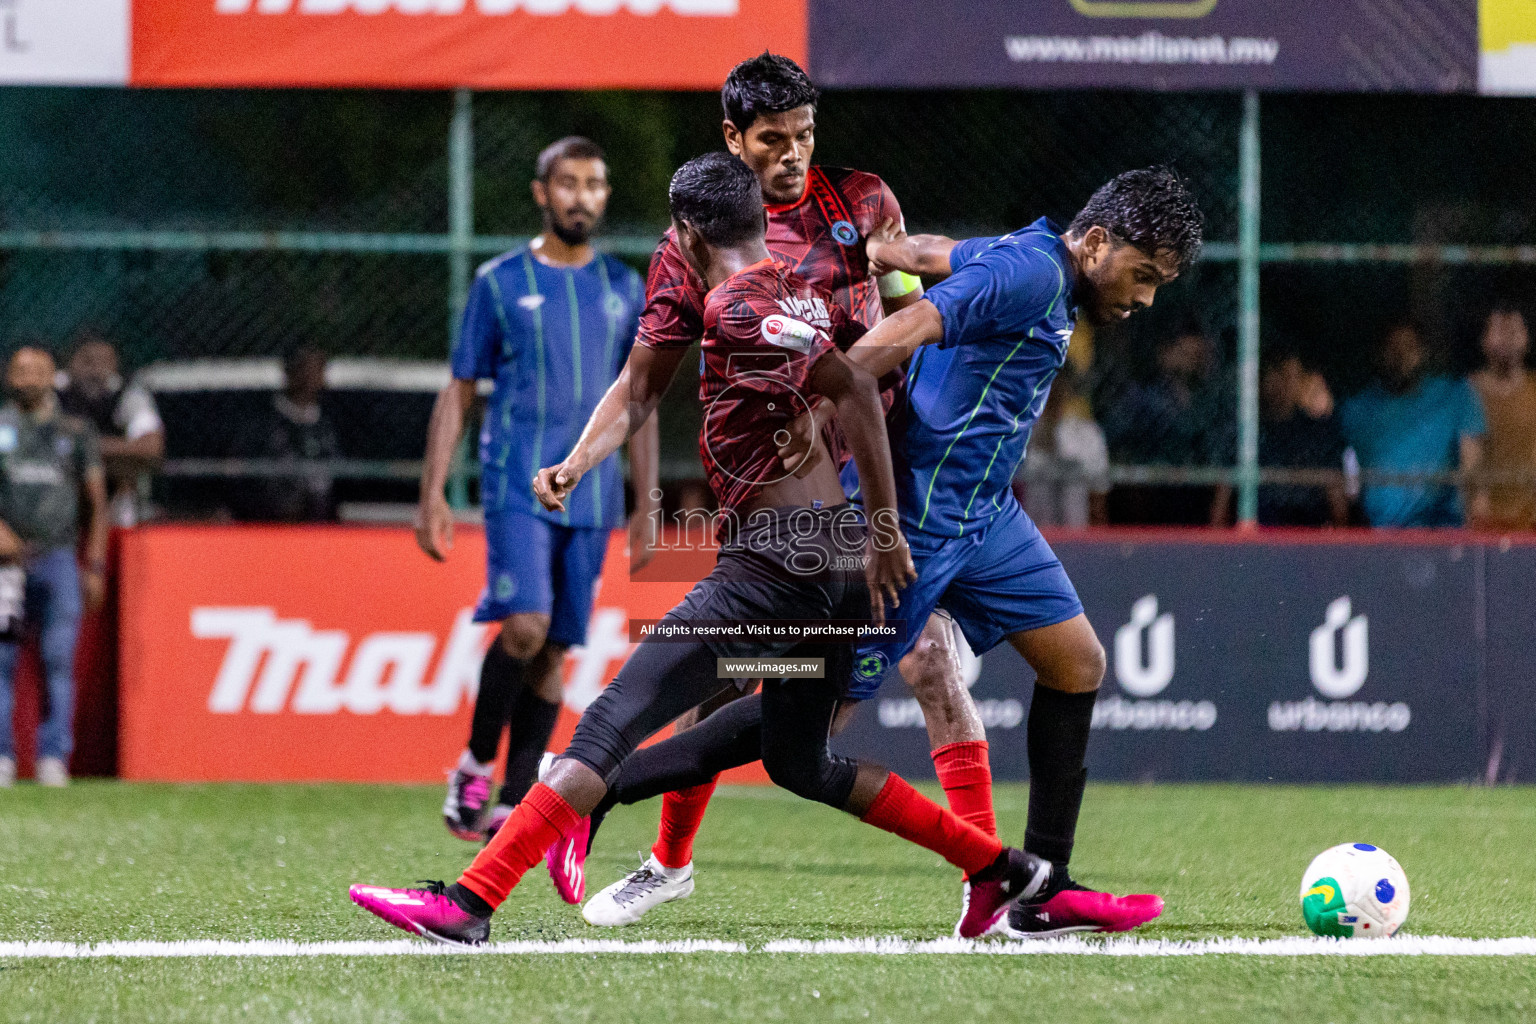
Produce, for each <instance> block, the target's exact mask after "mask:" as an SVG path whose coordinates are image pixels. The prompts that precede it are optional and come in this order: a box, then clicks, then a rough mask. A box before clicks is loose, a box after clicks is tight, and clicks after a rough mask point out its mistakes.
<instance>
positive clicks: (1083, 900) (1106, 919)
mask: <svg viewBox="0 0 1536 1024" xmlns="http://www.w3.org/2000/svg"><path fill="white" fill-rule="evenodd" d="M1162 912H1163V898H1162V897H1161V896H1154V895H1152V894H1150V893H1143V894H1139V895H1132V896H1115V895H1113V894H1112V893H1107V892H1095V891H1094V890H1092V889H1087V888H1084V887H1083V886H1081V885H1078V884H1077V883H1076V882H1073V881H1068V882H1067V886H1066V888H1064V889H1062V890H1061V891H1060V892H1057V893H1054V894H1053V895H1051V896H1049V897H1047V898H1046V899H1042V900H1038V901H1021V902H1019V903H1017V904H1015V905H1014V906H1013V908H1012V909H1011V910H1010V911H1009V912H1008V919H1007V923H1006V924H1002V925H1000V926H999V928H998V929H997V930H998V931H999V932H1001V933H1002V934H1004V935H1007V936H1008V937H1009V938H1012V939H1049V938H1054V937H1055V936H1058V935H1069V934H1071V933H1072V932H1128V931H1130V930H1131V929H1132V928H1138V927H1140V926H1141V925H1144V924H1146V923H1147V922H1148V921H1150V920H1152V919H1153V918H1154V917H1156V916H1158V915H1159V914H1161V913H1162Z"/></svg>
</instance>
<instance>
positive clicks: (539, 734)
mask: <svg viewBox="0 0 1536 1024" xmlns="http://www.w3.org/2000/svg"><path fill="white" fill-rule="evenodd" d="M559 717H560V705H559V704H551V703H550V702H549V701H547V700H545V699H544V698H543V697H541V696H539V694H538V693H537V692H536V691H535V690H534V688H533V687H531V686H529V687H525V688H524V689H523V692H522V693H520V694H518V695H517V699H516V700H514V701H513V702H512V713H511V715H510V716H509V719H508V726H507V772H506V774H505V775H503V776H502V778H501V801H500V802H501V803H504V804H508V805H510V806H514V807H515V806H516V805H517V804H518V803H519V802H521V800H522V799H523V797H525V796H527V795H528V791H529V790H530V789H532V788H533V784H534V782H535V781H536V780H537V779H538V775H539V759H540V758H542V757H543V756H544V748H546V747H548V746H549V734H550V733H552V732H554V731H555V720H556V719H558V718H559Z"/></svg>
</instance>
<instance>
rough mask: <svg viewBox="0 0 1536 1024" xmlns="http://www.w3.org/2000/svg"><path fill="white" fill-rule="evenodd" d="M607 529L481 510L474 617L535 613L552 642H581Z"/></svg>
mask: <svg viewBox="0 0 1536 1024" xmlns="http://www.w3.org/2000/svg"><path fill="white" fill-rule="evenodd" d="M608 533H609V531H608V530H606V529H604V528H602V527H579V526H561V525H560V524H559V523H552V522H550V521H549V520H548V519H543V518H540V517H539V516H536V515H530V514H529V513H527V512H515V511H504V510H503V511H488V512H486V514H485V555H486V567H485V570H486V571H485V590H484V591H483V592H482V593H481V594H480V603H479V604H478V605H476V606H475V621H476V622H500V621H501V620H502V619H505V618H508V617H509V616H512V615H516V614H518V613H519V612H540V613H543V614H545V615H548V616H549V639H550V641H551V642H553V643H557V644H565V645H566V646H567V647H574V646H576V645H577V644H581V643H585V642H586V639H587V620H588V619H589V618H591V616H592V592H593V588H594V587H595V586H596V584H597V580H598V577H600V576H601V575H602V574H603V556H604V555H606V554H607V553H608Z"/></svg>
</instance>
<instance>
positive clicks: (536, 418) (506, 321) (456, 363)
mask: <svg viewBox="0 0 1536 1024" xmlns="http://www.w3.org/2000/svg"><path fill="white" fill-rule="evenodd" d="M644 304H645V288H644V284H643V283H642V282H641V280H640V275H639V274H637V273H635V272H634V271H633V270H631V269H630V268H629V267H627V266H625V265H624V264H623V263H621V262H619V261H618V260H617V259H615V258H613V257H612V256H606V255H599V256H598V257H597V258H596V259H594V260H593V261H592V262H591V263H588V264H587V265H585V266H582V267H549V266H545V265H544V264H542V263H540V262H539V261H538V260H536V259H534V258H533V255H532V253H531V252H529V250H528V247H527V246H524V247H522V248H520V249H514V250H513V251H511V252H509V253H504V254H503V255H501V256H498V257H496V258H495V259H493V260H491V261H489V262H488V263H486V264H485V265H484V266H482V267H481V268H480V269H479V271H478V272H477V273H476V274H475V283H474V286H473V287H472V288H471V289H470V292H469V302H468V303H467V304H466V306H465V307H464V323H463V327H462V329H461V330H460V332H459V340H458V343H457V344H456V345H455V346H454V349H453V375H454V377H455V378H457V379H459V380H477V379H484V378H489V379H491V380H494V381H495V382H496V383H495V389H494V390H493V391H492V392H491V398H490V401H489V402H488V403H487V404H486V409H485V425H484V427H483V429H482V430H481V431H480V464H481V472H482V474H483V476H482V478H481V487H480V491H481V500H482V502H483V503H484V505H485V507H486V509H487V511H491V510H503V509H505V510H511V511H519V510H522V511H528V512H532V513H534V514H536V515H540V516H542V517H544V518H545V519H549V520H551V521H552V522H556V523H560V524H562V525H565V526H582V527H614V526H619V525H621V524H622V523H623V521H624V487H623V483H624V481H623V477H622V475H621V473H620V469H619V460H618V458H617V456H614V457H610V458H608V459H605V460H603V462H602V463H601V464H600V465H599V466H598V467H597V468H596V469H594V470H593V471H592V472H590V473H588V474H587V475H586V476H585V477H584V478H583V479H582V481H581V483H580V484H579V485H578V486H577V488H576V491H575V493H573V494H572V495H571V496H570V498H568V499H567V500H566V503H565V507H566V511H564V512H547V511H545V510H544V508H543V506H541V505H540V504H539V503H538V500H537V499H535V498H534V496H533V488H532V486H531V481H532V480H533V475H534V473H536V472H537V471H538V470H539V469H540V468H542V467H544V466H552V465H554V464H555V463H557V462H559V461H560V460H561V459H564V458H565V456H566V455H567V454H569V453H570V450H571V448H573V447H574V446H575V444H576V438H577V437H578V436H579V435H580V434H581V428H582V427H584V426H586V423H587V418H588V417H589V416H591V414H592V410H593V409H594V408H595V407H596V406H597V403H598V401H599V400H600V399H601V398H602V397H603V393H604V392H606V391H607V390H608V387H609V386H610V385H611V384H612V383H613V381H614V378H615V377H617V376H618V372H619V369H620V368H621V367H622V366H623V365H624V361H625V360H626V359H627V358H629V349H630V346H631V345H632V344H634V340H635V327H636V321H637V320H638V318H639V315H640V310H641V308H642V307H643V306H644Z"/></svg>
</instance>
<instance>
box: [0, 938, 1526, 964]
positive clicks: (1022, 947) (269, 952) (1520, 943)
mask: <svg viewBox="0 0 1536 1024" xmlns="http://www.w3.org/2000/svg"><path fill="white" fill-rule="evenodd" d="M465 952H469V953H471V954H472V955H478V956H485V955H496V954H501V955H506V954H525V955H526V954H592V953H617V954H626V955H630V956H637V955H638V956H657V955H668V954H679V953H737V954H740V953H747V954H765V953H781V954H783V953H788V954H801V955H810V956H828V955H848V954H860V955H866V956H906V955H911V954H929V955H932V954H942V955H972V956H977V955H979V956H1040V955H1047V956H1051V955H1055V956H1062V955H1065V956H1152V957H1165V956H1280V957H1297V956H1501V957H1510V956H1522V957H1523V956H1536V938H1529V937H1522V938H1510V939H1460V938H1452V937H1448V936H1440V935H1422V936H1421V935H1400V936H1398V937H1396V938H1391V939H1357V940H1341V939H1318V938H1310V937H1309V938H1302V937H1297V938H1288V939H1242V938H1230V939H1204V940H1198V941H1187V942H1176V941H1169V940H1161V939H1131V938H1125V939H1109V940H1107V941H1098V940H1084V939H1081V938H1076V937H1069V938H1061V939H1047V940H1044V941H1040V942H999V941H989V942H971V941H967V940H965V939H933V940H928V941H912V940H910V939H899V938H867V939H824V940H815V941H811V940H805V939H781V940H778V941H774V942H769V943H767V944H765V945H763V946H756V947H753V946H747V945H745V944H743V943H740V942H712V941H704V940H684V941H679V942H657V941H651V940H644V941H634V942H624V941H620V940H617V939H562V940H560V941H557V942H497V943H493V944H491V945H488V946H483V947H480V948H479V949H475V950H472V951H466V950H463V949H458V948H455V947H449V946H436V945H432V944H430V943H426V942H416V941H412V940H410V939H401V940H398V941H394V942H284V941H280V940H252V941H245V942H231V941H221V940H202V941H199V940H191V941H183V942H97V943H74V942H0V958H20V959H60V960H69V959H95V958H103V957H124V958H155V957H304V956H358V957H362V956H443V955H457V954H463V953H465Z"/></svg>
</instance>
